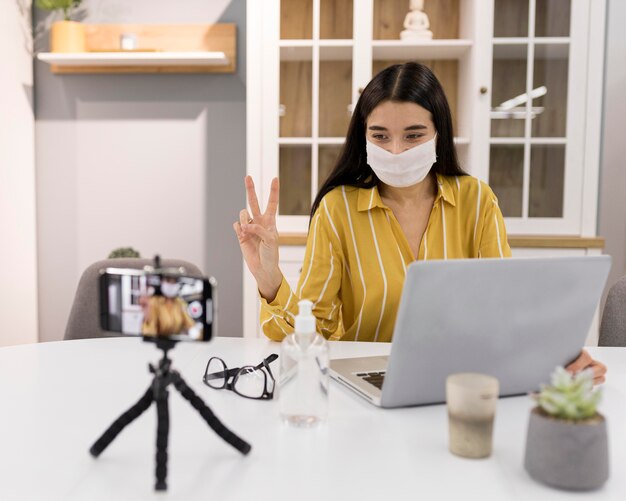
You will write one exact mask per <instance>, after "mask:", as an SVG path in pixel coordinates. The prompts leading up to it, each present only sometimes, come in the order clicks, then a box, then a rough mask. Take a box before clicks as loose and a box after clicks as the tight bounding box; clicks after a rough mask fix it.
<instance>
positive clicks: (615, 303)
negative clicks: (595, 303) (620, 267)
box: [598, 276, 626, 346]
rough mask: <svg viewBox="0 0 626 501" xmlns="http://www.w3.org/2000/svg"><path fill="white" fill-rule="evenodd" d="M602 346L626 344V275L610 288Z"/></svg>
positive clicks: (603, 313)
mask: <svg viewBox="0 0 626 501" xmlns="http://www.w3.org/2000/svg"><path fill="white" fill-rule="evenodd" d="M598 344H599V345H600V346H626V276H623V277H622V278H620V279H619V280H618V281H617V282H615V284H614V285H613V286H612V287H611V289H610V290H609V294H608V296H607V298H606V304H605V305H604V311H603V312H602V323H601V324H600V340H599V342H598Z"/></svg>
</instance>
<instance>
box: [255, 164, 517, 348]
mask: <svg viewBox="0 0 626 501" xmlns="http://www.w3.org/2000/svg"><path fill="white" fill-rule="evenodd" d="M510 255H511V249H510V248H509V244H508V242H507V236H506V229H505V227H504V220H503V218H502V213H501V212H500V209H499V207H498V201H497V198H496V196H495V195H494V193H493V191H492V190H491V188H489V186H488V185H487V184H485V183H483V182H482V181H480V180H478V179H476V178H475V177H471V176H458V177H456V176H441V175H437V196H436V198H435V202H434V204H433V208H432V211H431V214H430V217H429V219H428V225H427V227H426V231H425V232H424V236H423V237H422V241H421V244H420V247H419V254H418V256H417V259H419V260H422V259H424V260H425V259H455V258H479V257H485V258H486V257H508V256H510ZM414 260H415V256H413V252H412V251H411V248H410V246H409V243H408V241H407V239H406V237H405V235H404V233H403V231H402V228H401V227H400V224H399V223H398V221H397V220H396V218H395V216H394V214H393V212H392V210H391V209H390V208H389V207H387V206H386V205H385V204H384V203H383V201H382V199H381V197H380V195H379V193H378V188H377V187H374V188H371V189H364V188H355V187H351V186H340V187H337V188H335V189H333V190H332V191H331V192H329V193H328V194H326V196H324V198H323V199H322V202H321V204H320V206H319V208H318V210H317V211H316V213H315V215H314V216H313V219H312V221H311V226H310V229H309V235H308V238H307V245H306V252H305V257H304V264H303V267H302V272H301V274H300V280H299V283H298V288H297V290H296V291H293V290H291V287H290V286H289V284H288V283H287V282H286V280H285V279H284V278H283V281H282V284H281V286H280V288H279V290H278V293H277V295H276V298H275V299H274V300H273V301H272V302H270V303H268V302H267V301H265V300H264V299H263V298H261V326H262V330H263V332H264V333H265V335H266V336H267V337H269V338H270V339H273V340H276V341H280V340H281V339H283V338H284V337H285V336H286V335H287V334H290V333H292V332H293V330H294V324H295V315H297V314H298V301H299V300H300V299H309V300H310V301H312V302H313V305H314V306H313V313H314V315H315V317H316V318H317V327H318V331H319V332H320V333H321V334H322V335H324V336H325V337H326V338H331V339H342V340H350V341H391V337H392V334H393V327H394V323H395V319H396V313H397V310H398V306H399V303H400V295H401V293H402V286H403V283H404V278H405V274H406V268H407V266H408V264H409V263H410V262H411V261H414Z"/></svg>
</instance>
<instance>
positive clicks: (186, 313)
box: [100, 268, 217, 341]
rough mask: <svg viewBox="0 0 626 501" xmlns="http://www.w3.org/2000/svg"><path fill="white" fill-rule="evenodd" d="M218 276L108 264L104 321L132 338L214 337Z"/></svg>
mask: <svg viewBox="0 0 626 501" xmlns="http://www.w3.org/2000/svg"><path fill="white" fill-rule="evenodd" d="M216 287H217V282H216V280H215V279H214V278H213V277H209V278H207V277H195V276H189V275H184V274H181V273H180V272H179V270H178V269H160V270H154V271H146V270H137V269H130V268H128V269H127V268H107V269H105V270H102V271H101V272H100V325H101V327H102V329H103V330H105V331H110V332H119V333H121V334H124V335H128V336H143V337H145V338H148V337H153V338H154V337H161V338H167V339H171V340H174V341H209V340H210V339H211V337H212V336H213V335H214V334H215V329H216V325H217V322H216Z"/></svg>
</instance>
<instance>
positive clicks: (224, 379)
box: [202, 353, 278, 400]
mask: <svg viewBox="0 0 626 501" xmlns="http://www.w3.org/2000/svg"><path fill="white" fill-rule="evenodd" d="M277 358H278V355H277V354H276V353H272V354H271V355H270V356H269V357H267V358H266V359H265V360H263V361H262V362H261V363H260V364H259V365H256V366H254V365H244V366H243V367H236V368H234V369H229V368H228V367H226V364H225V363H224V361H223V360H222V359H221V358H219V357H211V358H210V359H209V361H208V362H207V364H206V369H205V370H204V377H203V378H202V380H203V381H204V384H206V385H207V386H209V387H211V388H214V389H216V390H223V389H227V390H231V391H234V392H235V393H236V394H237V395H240V396H242V397H245V398H253V399H258V400H271V399H272V398H273V397H274V387H275V386H276V380H275V379H274V375H273V374H272V370H271V369H270V364H271V363H272V362H273V361H274V360H276V359H277ZM268 376H269V381H268Z"/></svg>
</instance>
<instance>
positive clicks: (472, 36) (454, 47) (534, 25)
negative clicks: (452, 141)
mask: <svg viewBox="0 0 626 501" xmlns="http://www.w3.org/2000/svg"><path fill="white" fill-rule="evenodd" d="M408 7H409V1H408V0H353V1H351V0H282V1H280V0H264V1H262V2H261V1H254V0H250V1H249V2H248V25H247V27H248V40H247V44H248V47H247V49H248V52H247V59H248V81H247V89H248V96H247V97H248V99H247V107H248V112H247V113H248V125H247V127H248V129H247V133H248V173H249V174H251V175H252V176H253V177H254V179H255V181H256V182H257V186H258V190H259V192H260V197H261V199H262V200H267V195H268V190H269V186H270V180H271V178H272V177H274V176H278V177H279V178H280V180H281V193H280V197H281V198H280V207H279V216H278V229H279V232H280V233H281V236H282V235H287V234H289V235H291V236H292V237H295V240H294V238H292V240H294V241H295V243H300V244H301V243H302V241H303V239H304V236H305V235H306V231H307V228H308V213H309V210H310V205H311V201H312V200H313V198H314V197H315V194H316V193H317V190H318V187H319V186H320V184H321V183H322V182H323V180H324V179H325V177H326V176H327V175H328V173H329V172H330V170H332V168H333V167H334V162H335V161H336V159H337V156H338V154H339V152H340V151H341V147H342V144H343V141H344V137H345V133H346V130H347V126H348V123H349V120H350V113H351V110H352V106H353V103H355V102H356V100H357V99H358V96H359V92H360V90H361V89H362V88H363V87H365V85H366V84H367V83H368V82H369V80H370V79H371V78H372V76H373V75H374V74H376V73H377V72H378V71H380V70H381V69H383V68H385V67H387V66H389V65H390V64H394V63H398V62H406V61H409V60H415V61H419V62H422V63H424V64H426V65H428V66H429V67H430V68H431V69H432V70H433V72H434V73H435V74H436V75H437V77H438V78H439V80H440V81H441V83H442V85H443V87H444V90H445V92H446V95H447V97H448V100H449V102H450V107H451V110H452V115H453V124H454V130H455V138H456V145H457V151H458V155H459V159H460V161H461V165H462V167H463V168H464V169H465V170H466V171H468V172H469V173H471V174H472V175H475V176H477V177H479V178H481V179H483V180H485V181H487V182H488V183H489V184H490V185H491V187H492V188H493V189H494V191H495V193H496V194H497V195H498V197H499V200H500V207H501V208H502V210H503V213H504V215H505V219H506V224H507V229H508V232H509V234H511V235H534V236H538V235H543V236H550V237H559V236H577V237H594V236H595V235H596V212H597V185H598V159H599V140H600V115H601V104H602V73H603V69H602V68H603V63H602V62H603V52H604V17H605V0H426V1H425V12H426V13H427V14H428V16H429V20H430V25H431V28H430V29H431V31H432V32H433V34H434V38H433V40H432V41H421V42H417V43H415V42H407V41H402V40H400V39H399V33H400V31H402V29H403V26H402V24H403V21H404V17H405V15H406V13H407V11H408ZM298 236H299V237H298ZM298 238H299V240H298ZM557 247H558V246H557ZM289 248H290V247H289V246H285V248H284V250H283V252H282V253H281V259H282V260H283V261H284V263H283V264H284V266H285V267H293V266H296V267H297V257H296V254H297V253H296V252H294V250H293V249H291V250H288V249H289ZM530 252H532V251H530ZM540 252H541V253H545V252H550V251H546V250H542V251H540ZM555 252H556V251H555ZM566 252H570V251H566ZM580 252H587V250H586V249H582V250H581V251H580ZM294 263H296V264H294ZM289 269H290V270H291V268H289ZM289 273H291V274H293V271H290V272H289ZM290 276H291V275H290ZM294 276H295V275H294ZM245 298H246V299H245V301H246V306H245V309H246V322H245V323H246V334H247V335H252V332H256V325H257V324H258V317H256V318H255V315H256V313H257V312H256V309H257V308H256V307H255V306H254V304H255V303H256V300H257V298H256V289H255V287H254V283H253V282H251V281H250V277H249V275H248V276H247V279H246V285H245Z"/></svg>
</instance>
